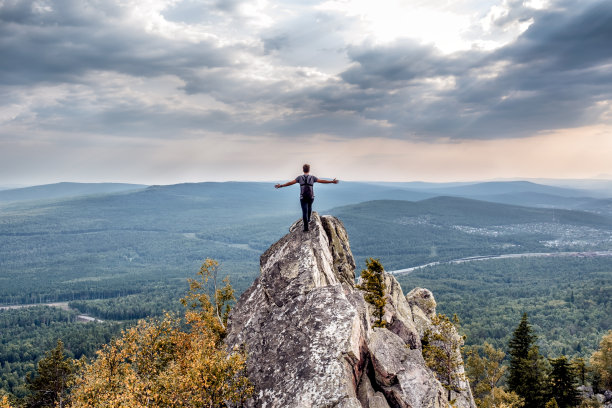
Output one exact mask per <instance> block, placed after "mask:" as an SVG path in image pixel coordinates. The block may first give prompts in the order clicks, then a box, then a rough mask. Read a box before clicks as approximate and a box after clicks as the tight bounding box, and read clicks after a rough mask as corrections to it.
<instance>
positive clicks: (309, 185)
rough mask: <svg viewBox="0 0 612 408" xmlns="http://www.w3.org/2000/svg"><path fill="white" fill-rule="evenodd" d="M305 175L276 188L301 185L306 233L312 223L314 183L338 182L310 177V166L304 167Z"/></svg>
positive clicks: (277, 185) (301, 200) (301, 203)
mask: <svg viewBox="0 0 612 408" xmlns="http://www.w3.org/2000/svg"><path fill="white" fill-rule="evenodd" d="M302 170H304V174H302V175H301V176H297V177H296V178H295V180H291V181H288V182H286V183H285V184H276V185H275V186H274V187H275V188H281V187H288V186H291V185H293V184H295V183H300V205H301V206H302V220H303V222H304V232H306V231H308V223H309V222H310V214H311V213H312V203H313V201H314V183H323V184H338V180H336V179H333V180H321V179H319V178H317V177H315V176H311V175H310V164H305V165H303V166H302Z"/></svg>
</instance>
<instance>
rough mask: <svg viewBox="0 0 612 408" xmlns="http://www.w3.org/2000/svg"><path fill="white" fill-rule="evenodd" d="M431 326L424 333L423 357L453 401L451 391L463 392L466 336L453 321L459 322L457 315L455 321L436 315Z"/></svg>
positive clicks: (449, 399) (449, 398)
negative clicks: (462, 350)
mask: <svg viewBox="0 0 612 408" xmlns="http://www.w3.org/2000/svg"><path fill="white" fill-rule="evenodd" d="M431 323H432V325H431V328H430V329H428V330H427V331H426V332H425V334H424V335H423V340H422V344H423V358H424V359H425V362H426V363H427V366H428V367H429V368H431V369H432V370H433V371H434V372H435V373H436V376H437V377H438V380H440V382H441V383H442V386H443V387H444V388H446V389H447V390H448V401H451V391H455V392H461V391H462V390H463V388H462V387H461V382H463V381H464V380H465V374H464V373H462V372H460V371H459V368H460V367H461V365H462V364H463V358H462V357H461V352H460V350H461V346H463V343H464V340H465V338H464V337H463V336H460V335H459V333H458V332H457V328H456V327H455V325H454V324H453V323H456V324H458V323H459V319H458V318H457V316H456V315H455V316H454V318H453V321H451V319H449V318H448V316H446V315H443V314H438V315H436V316H435V317H434V318H433V319H432V320H431Z"/></svg>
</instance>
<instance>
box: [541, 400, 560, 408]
mask: <svg viewBox="0 0 612 408" xmlns="http://www.w3.org/2000/svg"><path fill="white" fill-rule="evenodd" d="M544 408H560V407H559V404H557V400H556V399H554V398H551V399H550V400H549V401H548V402H547V403H546V405H545V406H544Z"/></svg>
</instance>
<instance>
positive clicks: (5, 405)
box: [0, 395, 13, 408]
mask: <svg viewBox="0 0 612 408" xmlns="http://www.w3.org/2000/svg"><path fill="white" fill-rule="evenodd" d="M0 408H13V406H12V405H11V403H10V402H9V399H8V397H7V396H6V395H3V396H2V397H0Z"/></svg>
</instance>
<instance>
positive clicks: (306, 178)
mask: <svg viewBox="0 0 612 408" xmlns="http://www.w3.org/2000/svg"><path fill="white" fill-rule="evenodd" d="M318 180H319V179H318V178H316V177H315V176H311V175H310V174H302V175H301V176H297V177H296V178H295V181H297V182H298V183H300V200H301V199H302V198H304V189H305V188H306V183H308V184H311V185H312V187H311V188H312V197H313V198H314V183H316V182H317V181H318Z"/></svg>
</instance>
